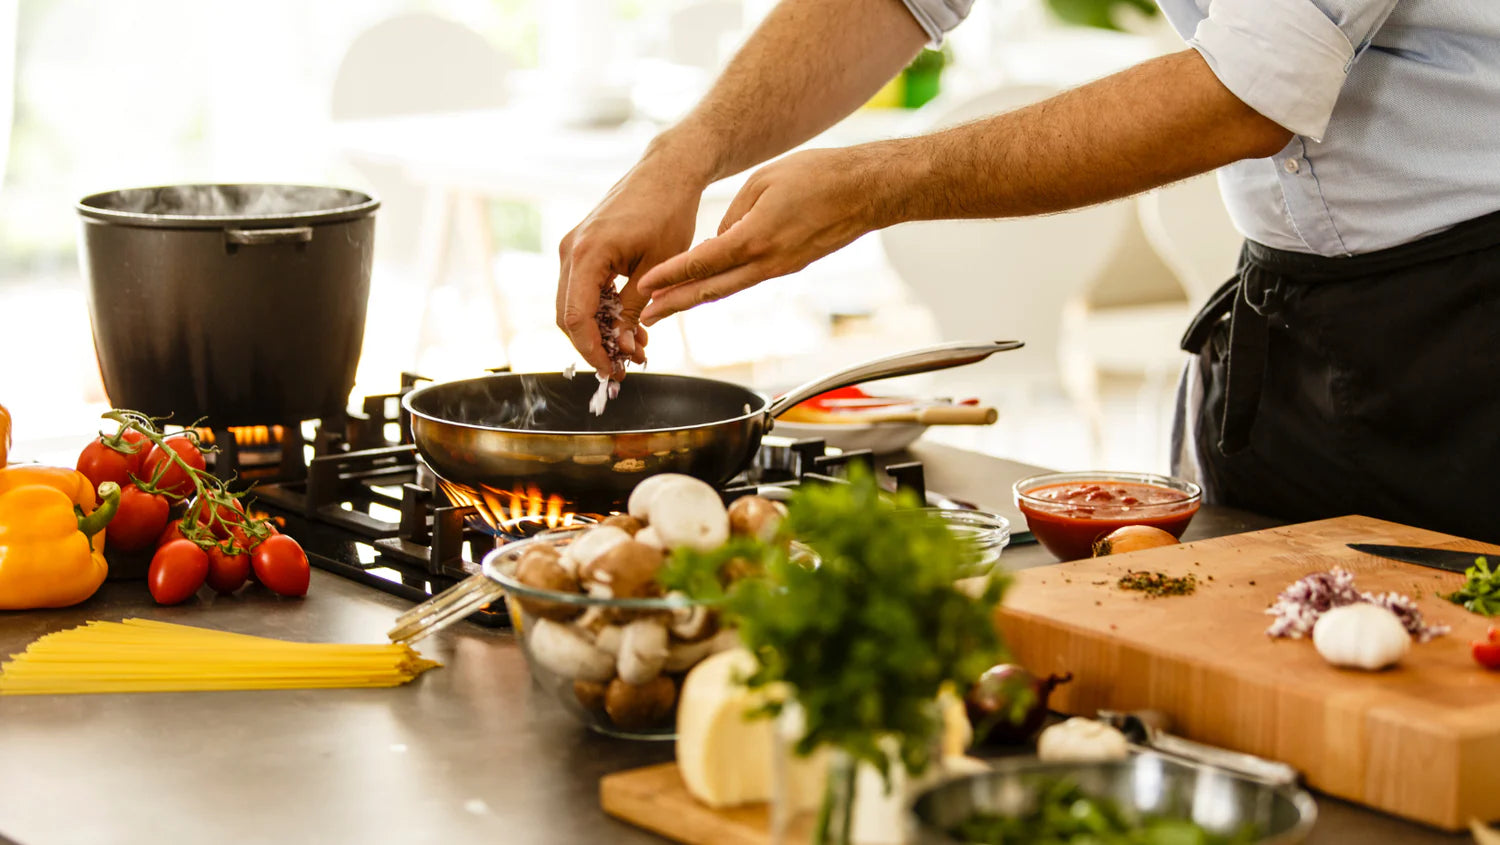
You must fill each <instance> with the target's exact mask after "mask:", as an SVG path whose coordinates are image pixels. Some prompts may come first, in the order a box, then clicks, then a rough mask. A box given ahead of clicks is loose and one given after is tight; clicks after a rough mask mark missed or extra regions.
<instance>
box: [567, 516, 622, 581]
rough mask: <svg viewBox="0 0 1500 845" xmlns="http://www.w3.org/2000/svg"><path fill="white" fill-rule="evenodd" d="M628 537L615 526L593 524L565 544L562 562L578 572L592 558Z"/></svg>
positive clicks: (591, 560)
mask: <svg viewBox="0 0 1500 845" xmlns="http://www.w3.org/2000/svg"><path fill="white" fill-rule="evenodd" d="M629 539H630V535H629V534H626V533H625V532H624V531H621V530H620V529H619V528H617V527H616V526H613V525H595V526H594V527H593V528H590V529H589V530H587V531H585V532H583V533H582V534H579V535H578V537H577V539H575V540H574V541H573V542H571V543H569V544H568V545H567V548H566V549H564V550H563V554H562V564H563V566H564V567H566V568H569V569H572V570H573V571H574V572H580V571H581V570H582V569H583V567H585V566H588V565H589V564H590V563H592V562H593V560H594V558H596V557H598V556H599V555H601V554H604V553H605V552H606V551H608V550H609V549H610V548H611V547H613V546H616V545H618V544H620V543H624V542H626V541H627V540H629Z"/></svg>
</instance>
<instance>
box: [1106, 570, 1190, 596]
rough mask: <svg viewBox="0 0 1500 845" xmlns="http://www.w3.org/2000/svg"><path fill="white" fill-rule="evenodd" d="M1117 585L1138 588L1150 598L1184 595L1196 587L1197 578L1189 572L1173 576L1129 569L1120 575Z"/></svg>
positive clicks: (1122, 587)
mask: <svg viewBox="0 0 1500 845" xmlns="http://www.w3.org/2000/svg"><path fill="white" fill-rule="evenodd" d="M1118 586H1119V588H1120V589H1122V590H1138V591H1140V592H1142V593H1145V594H1146V595H1148V596H1151V597H1152V598H1161V597H1162V596H1185V595H1188V594H1189V593H1192V592H1193V591H1194V590H1197V589H1198V579H1196V578H1194V577H1193V576H1192V574H1191V573H1189V574H1187V575H1184V576H1182V577H1181V578H1174V577H1172V576H1170V575H1165V574H1163V573H1160V572H1138V571H1136V570H1131V571H1129V572H1126V573H1125V574H1124V575H1121V576H1120V580H1119V582H1118Z"/></svg>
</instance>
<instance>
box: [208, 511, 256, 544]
mask: <svg viewBox="0 0 1500 845" xmlns="http://www.w3.org/2000/svg"><path fill="white" fill-rule="evenodd" d="M214 514H218V517H219V518H218V520H215V519H214V518H213V515H214ZM247 521H249V517H247V516H245V508H244V506H242V505H241V504H240V503H239V502H238V501H236V502H235V503H234V504H232V505H229V504H220V503H217V502H207V503H205V504H204V505H203V510H201V511H199V512H198V522H199V523H200V524H202V525H204V526H206V527H208V528H209V530H211V531H213V533H214V536H215V537H217V538H219V539H220V540H228V539H229V535H231V534H234V535H235V536H237V537H239V538H240V545H241V546H244V545H246V543H245V541H244V533H245V532H244V529H242V528H240V527H239V525H242V524H244V523H245V522H247ZM226 523H227V524H228V525H230V526H234V527H232V528H229V527H225V524H226Z"/></svg>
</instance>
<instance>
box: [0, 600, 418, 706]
mask: <svg viewBox="0 0 1500 845" xmlns="http://www.w3.org/2000/svg"><path fill="white" fill-rule="evenodd" d="M440 665H441V664H439V663H437V662H436V661H432V660H426V659H424V658H423V657H422V656H421V655H420V654H418V653H417V652H416V651H415V650H413V649H412V648H411V647H410V646H408V645H403V644H381V645H341V644H337V643H300V642H288V641H286V640H274V639H270V638H267V637H252V636H249V635H247V634H232V633H229V632H227V631H214V630H209V629H207V628H195V627H192V626H190V625H174V624H171V623H169V622H155V621H152V620H149V619H126V620H124V621H123V622H90V623H88V624H86V625H83V626H80V627H77V628H69V629H68V630H66V631H59V632H57V633H55V634H48V635H46V636H44V637H42V638H40V639H38V640H37V641H36V642H34V643H32V644H31V645H30V646H28V647H27V649H26V651H25V652H23V653H21V654H15V655H11V659H10V661H9V662H7V663H5V664H3V665H0V695H66V694H77V693H109V692H188V691H195V690H258V689H317V688H334V687H394V686H398V685H400V684H404V683H406V682H408V681H410V680H411V679H413V678H415V677H416V676H418V675H420V674H422V673H423V672H425V671H427V670H428V669H431V668H434V667H436V666H440Z"/></svg>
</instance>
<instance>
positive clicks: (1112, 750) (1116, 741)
mask: <svg viewBox="0 0 1500 845" xmlns="http://www.w3.org/2000/svg"><path fill="white" fill-rule="evenodd" d="M1129 751H1130V743H1129V742H1127V741H1126V739H1125V735H1124V734H1122V733H1120V732H1119V730H1117V729H1115V728H1114V727H1111V726H1110V725H1106V724H1104V723H1103V722H1096V721H1094V720H1093V719H1083V718H1079V717H1074V718H1072V719H1069V720H1067V721H1066V722H1063V723H1061V724H1057V725H1053V726H1052V727H1050V728H1047V729H1046V730H1044V731H1042V735H1041V736H1039V737H1037V741H1036V756H1037V757H1040V758H1041V759H1042V760H1044V761H1047V762H1067V763H1092V762H1096V761H1101V760H1123V759H1125V755H1126V754H1127V753H1129Z"/></svg>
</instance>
